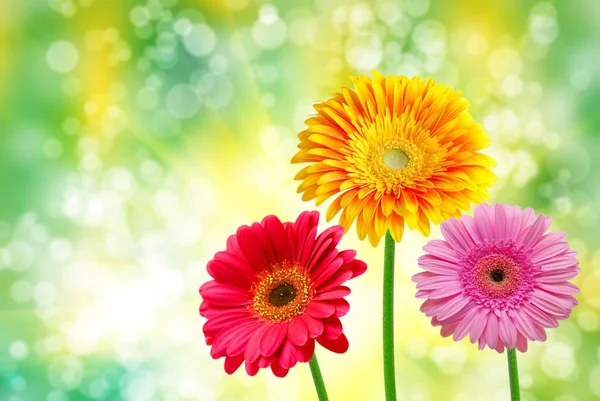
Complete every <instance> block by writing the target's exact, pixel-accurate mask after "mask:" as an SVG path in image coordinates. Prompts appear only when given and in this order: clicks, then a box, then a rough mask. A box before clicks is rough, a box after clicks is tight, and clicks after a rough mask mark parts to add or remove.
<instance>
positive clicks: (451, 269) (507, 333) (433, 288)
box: [413, 204, 579, 352]
mask: <svg viewBox="0 0 600 401" xmlns="http://www.w3.org/2000/svg"><path fill="white" fill-rule="evenodd" d="M550 222H551V218H550V217H546V216H543V215H540V216H538V217H537V218H535V215H534V212H533V210H532V209H525V210H521V209H520V208H519V207H518V206H509V205H501V204H496V205H493V206H490V205H487V204H482V205H479V206H477V207H476V208H475V217H474V218H473V217H470V216H463V217H462V219H461V220H457V219H450V220H449V221H447V222H444V223H442V225H441V229H442V233H443V235H444V237H445V240H433V241H430V242H429V243H428V244H427V245H426V246H425V247H424V248H423V249H424V250H425V251H426V252H428V254H426V255H424V256H421V257H420V258H419V266H420V267H421V268H423V269H425V270H426V271H425V272H422V273H418V274H416V275H415V276H413V281H415V282H416V283H417V289H418V292H417V298H424V299H426V301H425V302H424V303H423V305H422V306H421V311H422V312H424V313H425V314H426V315H427V316H428V317H431V318H432V324H433V325H434V326H442V328H441V333H442V336H444V337H446V336H450V335H453V338H454V340H455V341H458V340H460V339H462V338H463V337H465V336H466V335H467V334H470V340H471V342H472V343H475V342H476V341H477V342H479V349H483V348H485V346H486V345H487V346H488V347H490V348H493V349H495V350H496V351H498V352H503V351H504V348H508V349H510V348H515V347H516V348H517V349H518V350H519V351H521V352H525V351H526V350H527V340H531V341H545V340H546V331H545V329H546V328H550V327H557V326H558V320H562V319H567V318H568V317H569V315H570V313H571V309H572V308H573V307H574V306H575V305H577V301H576V300H575V298H574V297H573V294H576V293H578V292H579V290H578V289H577V287H576V286H574V285H573V284H571V283H569V282H568V280H570V279H572V278H573V277H575V276H576V275H577V273H578V272H579V267H578V261H577V259H576V258H575V255H576V252H575V251H572V250H571V249H570V248H569V244H568V243H567V242H566V241H565V240H564V239H565V236H566V234H565V233H563V232H551V233H548V234H544V233H545V232H546V230H547V229H548V227H549V226H550Z"/></svg>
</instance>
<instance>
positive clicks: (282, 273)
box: [248, 260, 314, 322]
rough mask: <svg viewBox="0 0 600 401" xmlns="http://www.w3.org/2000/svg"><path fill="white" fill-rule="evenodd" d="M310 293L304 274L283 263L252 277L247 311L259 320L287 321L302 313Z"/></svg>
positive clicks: (308, 283) (310, 286)
mask: <svg viewBox="0 0 600 401" xmlns="http://www.w3.org/2000/svg"><path fill="white" fill-rule="evenodd" d="M313 292H314V291H313V288H312V282H311V281H310V276H309V274H308V272H307V271H306V270H305V269H304V268H303V267H301V266H300V265H298V264H295V263H294V264H291V263H290V262H288V261H287V260H286V261H283V262H280V263H278V264H274V265H271V266H270V268H269V269H268V270H264V271H262V272H260V273H259V274H258V275H257V276H256V280H255V281H254V282H253V283H252V286H251V287H250V295H251V296H252V299H253V302H252V303H251V304H250V305H249V306H248V309H250V310H251V311H253V312H254V313H255V315H256V316H257V317H258V318H259V319H262V320H268V321H272V322H285V321H290V320H292V319H293V318H294V317H295V316H297V315H301V314H302V313H304V310H305V309H306V307H307V306H308V304H309V303H310V300H311V299H312V297H313Z"/></svg>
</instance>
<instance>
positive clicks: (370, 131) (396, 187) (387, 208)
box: [292, 72, 495, 246]
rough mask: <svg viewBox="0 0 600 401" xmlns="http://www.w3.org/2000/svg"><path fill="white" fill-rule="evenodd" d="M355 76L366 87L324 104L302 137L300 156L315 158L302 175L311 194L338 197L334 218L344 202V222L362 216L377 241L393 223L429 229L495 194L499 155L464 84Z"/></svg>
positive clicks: (363, 231) (398, 228)
mask: <svg viewBox="0 0 600 401" xmlns="http://www.w3.org/2000/svg"><path fill="white" fill-rule="evenodd" d="M353 82H354V87H355V89H356V92H355V91H353V90H350V89H348V88H343V89H342V93H335V94H334V95H333V96H334V97H333V98H331V99H329V100H327V101H325V102H324V103H318V104H316V105H315V106H314V107H315V110H316V111H317V114H316V115H315V116H313V117H310V118H309V119H308V120H306V124H307V125H308V128H306V130H304V131H302V132H301V133H300V134H299V135H298V137H299V138H300V144H299V145H298V147H299V148H300V151H298V153H296V155H295V156H294V157H293V159H292V163H310V165H308V166H306V167H304V168H303V169H302V170H300V172H299V173H298V174H297V175H296V177H295V179H297V180H301V181H302V183H301V184H300V186H299V187H298V192H303V195H302V199H303V200H305V201H308V200H311V199H315V198H316V204H317V205H319V204H321V203H322V202H324V201H325V200H326V199H328V198H330V197H331V196H333V195H337V197H336V198H335V199H334V200H333V202H332V203H331V205H330V206H329V209H328V210H327V216H326V218H327V220H328V221H329V220H331V219H332V218H333V217H334V216H335V215H336V214H337V213H338V212H339V211H340V210H341V211H342V213H341V215H340V219H339V222H340V224H341V225H343V226H344V227H345V229H346V230H348V229H349V228H350V226H351V225H352V223H353V222H354V220H355V219H356V220H357V223H356V229H357V232H358V236H359V238H360V239H364V238H365V237H366V236H367V235H368V237H369V242H370V243H371V244H372V245H373V246H376V245H377V244H378V243H379V240H380V239H381V237H382V236H383V235H384V234H385V233H386V231H387V230H389V231H390V232H391V234H392V237H393V239H394V240H395V241H400V239H401V238H402V233H403V231H404V223H405V222H406V225H407V226H408V227H409V228H410V229H417V230H418V231H419V232H421V233H422V234H423V235H426V236H427V235H429V223H430V222H433V223H434V224H439V223H440V222H441V221H443V220H446V219H448V218H449V217H452V216H459V215H460V211H461V210H467V209H469V207H470V206H469V203H479V202H482V201H484V200H485V199H486V198H487V197H488V192H487V189H486V188H488V187H489V186H490V185H491V184H492V182H493V181H494V180H495V175H494V174H493V173H492V172H491V171H490V167H493V165H494V161H493V159H491V158H490V157H488V156H486V155H484V154H482V153H479V152H478V151H479V150H481V149H483V148H484V147H486V146H487V145H488V138H487V137H486V136H485V135H484V133H483V131H482V127H481V125H479V124H477V123H475V122H474V121H473V120H472V118H471V115H470V114H469V113H468V112H467V108H468V106H469V105H468V103H467V101H466V100H465V99H464V98H462V97H461V96H460V93H459V92H455V91H453V90H452V89H451V88H449V87H447V86H444V85H440V84H436V83H434V82H433V80H432V79H427V80H425V81H422V80H421V78H420V77H415V78H411V79H408V78H406V77H395V76H388V77H385V78H384V77H383V76H382V75H381V74H379V73H377V72H374V77H373V80H370V79H369V78H367V77H364V76H360V77H357V78H353Z"/></svg>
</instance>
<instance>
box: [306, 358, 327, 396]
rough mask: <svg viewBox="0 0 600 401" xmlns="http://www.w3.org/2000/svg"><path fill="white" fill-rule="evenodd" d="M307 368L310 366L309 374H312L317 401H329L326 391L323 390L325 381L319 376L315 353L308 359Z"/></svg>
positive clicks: (319, 371)
mask: <svg viewBox="0 0 600 401" xmlns="http://www.w3.org/2000/svg"><path fill="white" fill-rule="evenodd" d="M308 366H310V373H311V374H312V378H313V382H314V383H315V390H317V397H318V398H319V401H329V398H327V390H326V389H325V381H324V380H323V375H322V374H321V368H319V362H318V361H317V354H316V353H314V354H313V356H312V358H310V361H308Z"/></svg>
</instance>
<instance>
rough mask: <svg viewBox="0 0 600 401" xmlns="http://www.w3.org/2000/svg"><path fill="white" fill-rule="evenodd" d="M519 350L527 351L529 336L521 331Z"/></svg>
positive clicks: (518, 335)
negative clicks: (526, 336)
mask: <svg viewBox="0 0 600 401" xmlns="http://www.w3.org/2000/svg"><path fill="white" fill-rule="evenodd" d="M516 348H517V350H518V351H519V352H527V338H525V336H524V335H522V334H521V333H517V346H516Z"/></svg>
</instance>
